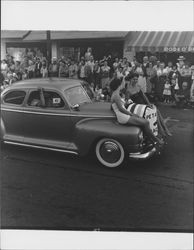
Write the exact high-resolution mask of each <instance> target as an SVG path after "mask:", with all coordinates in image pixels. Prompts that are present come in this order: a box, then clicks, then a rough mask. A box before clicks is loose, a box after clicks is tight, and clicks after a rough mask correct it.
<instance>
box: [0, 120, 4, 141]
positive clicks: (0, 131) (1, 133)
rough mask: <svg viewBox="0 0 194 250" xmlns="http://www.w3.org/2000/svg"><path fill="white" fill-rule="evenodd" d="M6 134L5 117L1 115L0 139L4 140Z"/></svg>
mask: <svg viewBox="0 0 194 250" xmlns="http://www.w3.org/2000/svg"><path fill="white" fill-rule="evenodd" d="M4 135H5V125H4V122H3V119H2V117H1V130H0V139H1V140H3V137H4Z"/></svg>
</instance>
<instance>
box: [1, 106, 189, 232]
mask: <svg viewBox="0 0 194 250" xmlns="http://www.w3.org/2000/svg"><path fill="white" fill-rule="evenodd" d="M160 110H161V112H162V114H163V115H164V117H165V118H167V124H168V126H169V128H170V130H171V132H172V133H173V136H172V137H171V138H169V139H168V144H167V145H166V147H165V149H164V152H163V153H162V155H161V156H159V157H157V158H154V159H150V160H148V161H146V162H144V163H134V162H128V163H127V164H126V165H124V166H123V167H121V168H116V169H108V168H105V167H102V166H101V165H99V164H98V163H97V162H96V161H95V160H94V159H92V158H91V159H88V158H80V157H77V156H72V155H64V154H62V153H56V152H50V151H40V150H35V149H27V148H22V147H16V146H8V145H5V146H3V147H2V148H1V159H0V164H1V227H2V229H15V228H18V229H44V230H45V229H52V230H53V229H58V230H69V229H74V230H116V231H120V230H121V231H168V232H171V231H179V232H182V231H185V232H191V231H193V163H194V156H193V149H194V144H193V121H194V114H193V110H177V109H174V108H172V107H169V106H167V105H162V106H160Z"/></svg>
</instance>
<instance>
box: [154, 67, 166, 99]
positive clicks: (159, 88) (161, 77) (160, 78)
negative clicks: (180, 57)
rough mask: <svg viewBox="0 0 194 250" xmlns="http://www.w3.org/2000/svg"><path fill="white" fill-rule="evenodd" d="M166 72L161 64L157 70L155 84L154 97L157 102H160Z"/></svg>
mask: <svg viewBox="0 0 194 250" xmlns="http://www.w3.org/2000/svg"><path fill="white" fill-rule="evenodd" d="M167 74H168V71H167V70H166V69H165V64H164V63H163V62H162V63H160V65H159V68H158V69H157V83H156V86H155V95H156V96H157V97H158V99H159V101H162V99H163V98H162V97H163V90H164V84H165V82H166V78H167Z"/></svg>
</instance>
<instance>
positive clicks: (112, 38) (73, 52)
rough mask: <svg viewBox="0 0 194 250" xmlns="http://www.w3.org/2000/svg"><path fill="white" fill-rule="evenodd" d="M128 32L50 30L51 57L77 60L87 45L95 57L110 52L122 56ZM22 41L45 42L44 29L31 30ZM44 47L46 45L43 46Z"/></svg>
mask: <svg viewBox="0 0 194 250" xmlns="http://www.w3.org/2000/svg"><path fill="white" fill-rule="evenodd" d="M127 33H128V32H117V31H116V32H115V31H51V32H50V39H51V47H52V57H57V58H59V57H61V56H64V57H66V58H67V57H70V58H73V59H74V60H76V61H77V60H79V59H80V57H81V56H84V54H85V52H86V50H87V48H88V47H91V48H92V53H93V55H94V58H95V59H97V60H98V59H102V58H103V56H105V55H106V56H108V55H109V54H111V55H112V56H113V57H117V56H118V57H122V56H123V45H124V41H125V36H126V35H127ZM24 42H31V43H33V44H34V43H35V42H39V43H41V42H42V43H43V42H46V31H32V32H31V33H30V34H29V35H28V36H27V37H26V38H25V39H24ZM45 47H46V46H45Z"/></svg>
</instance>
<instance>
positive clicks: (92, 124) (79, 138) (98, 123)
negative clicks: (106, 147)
mask: <svg viewBox="0 0 194 250" xmlns="http://www.w3.org/2000/svg"><path fill="white" fill-rule="evenodd" d="M140 132H141V129H140V128H138V127H135V126H128V125H120V124H119V123H118V122H116V119H115V120H113V119H98V118H97V119H93V118H89V119H85V120H82V121H81V122H78V123H77V124H76V127H75V133H74V140H73V141H75V144H76V146H77V148H78V151H79V154H81V155H85V154H87V153H88V152H89V150H90V148H91V147H92V145H93V144H94V143H95V142H97V141H98V140H99V139H100V138H104V137H106V138H112V139H116V140H118V141H119V142H120V143H121V144H122V145H123V147H124V148H127V149H128V150H129V149H130V151H134V150H135V149H136V148H137V145H138V143H139V138H138V135H139V133H140Z"/></svg>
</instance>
